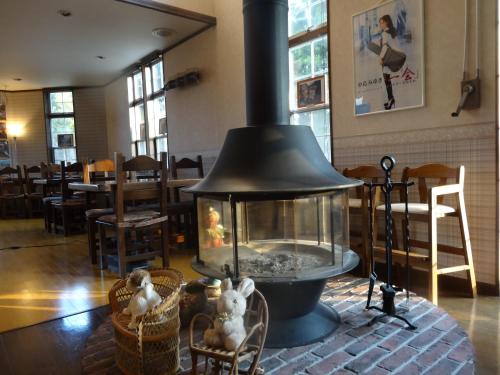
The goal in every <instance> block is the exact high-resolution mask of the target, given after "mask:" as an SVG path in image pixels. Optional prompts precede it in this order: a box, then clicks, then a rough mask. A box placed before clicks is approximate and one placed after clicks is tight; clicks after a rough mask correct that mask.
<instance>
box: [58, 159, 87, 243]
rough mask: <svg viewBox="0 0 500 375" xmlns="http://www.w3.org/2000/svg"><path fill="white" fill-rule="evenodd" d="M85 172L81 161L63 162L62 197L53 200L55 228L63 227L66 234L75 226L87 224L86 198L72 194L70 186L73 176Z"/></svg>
mask: <svg viewBox="0 0 500 375" xmlns="http://www.w3.org/2000/svg"><path fill="white" fill-rule="evenodd" d="M82 173H83V164H82V163H80V162H77V163H73V164H70V165H66V163H65V162H64V161H62V162H61V199H60V200H54V201H52V202H51V206H52V212H53V218H54V230H55V232H56V233H57V228H58V227H59V226H61V227H62V229H63V233H64V236H69V234H70V233H71V230H72V229H73V227H75V226H77V227H78V228H79V229H80V230H82V229H83V227H84V225H85V216H84V213H85V208H86V207H87V204H86V201H85V199H83V198H81V197H77V196H73V195H72V191H71V190H69V188H68V183H69V182H68V179H69V178H70V177H71V176H74V175H75V174H76V175H81V174H82Z"/></svg>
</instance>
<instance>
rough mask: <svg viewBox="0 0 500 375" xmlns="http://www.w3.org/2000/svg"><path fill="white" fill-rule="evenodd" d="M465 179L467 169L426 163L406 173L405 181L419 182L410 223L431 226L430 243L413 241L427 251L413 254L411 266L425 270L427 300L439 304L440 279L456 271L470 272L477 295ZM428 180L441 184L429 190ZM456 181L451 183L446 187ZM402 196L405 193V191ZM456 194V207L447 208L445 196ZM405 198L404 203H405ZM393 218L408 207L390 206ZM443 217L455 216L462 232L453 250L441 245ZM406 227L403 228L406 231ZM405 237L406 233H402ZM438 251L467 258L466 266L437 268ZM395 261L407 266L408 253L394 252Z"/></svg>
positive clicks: (379, 253)
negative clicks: (458, 242) (439, 221)
mask: <svg viewBox="0 0 500 375" xmlns="http://www.w3.org/2000/svg"><path fill="white" fill-rule="evenodd" d="M464 178H465V168H464V166H460V167H458V168H450V167H447V166H445V165H442V164H427V165H423V166H421V167H418V168H405V170H404V171H403V182H405V181H410V180H417V181H418V193H419V200H420V202H418V203H409V205H408V211H409V214H410V221H412V220H415V221H420V222H424V223H427V225H428V233H427V235H428V240H427V241H422V240H416V239H410V241H409V244H410V246H411V247H412V248H421V249H427V251H426V252H425V253H420V252H416V251H411V252H410V264H411V265H412V266H414V267H416V268H423V269H426V270H427V271H428V280H429V289H428V298H429V299H430V300H431V301H432V302H433V303H434V304H437V302H438V280H437V278H438V276H439V275H444V274H449V273H453V272H460V271H465V272H467V279H468V283H469V285H470V294H471V296H472V297H475V296H476V293H477V292H476V277H475V273H474V265H473V260H472V249H471V243H470V235H469V227H468V224H467V215H466V211H465V200H464ZM429 179H437V180H438V184H437V186H434V187H429V186H428V185H429ZM449 179H451V180H453V183H452V184H448V185H447V184H446V183H447V181H448V180H449ZM402 193H403V192H402ZM447 195H454V196H455V197H456V203H457V204H456V207H453V206H449V205H445V204H444V197H445V196H447ZM404 198H405V197H404V195H402V202H404ZM391 207H392V212H393V213H394V216H395V217H396V216H397V215H399V216H401V215H404V212H405V204H404V203H393V204H392V205H391ZM384 210H385V207H384V206H378V207H377V211H384ZM444 217H454V218H457V219H458V223H459V226H460V233H461V242H462V247H460V248H458V247H453V246H449V245H445V244H439V243H438V238H437V221H438V219H441V218H444ZM404 228H405V227H404V226H403V229H404ZM403 235H404V236H405V237H406V233H403ZM382 250H383V249H380V248H376V252H375V254H376V258H377V259H378V260H381V261H383V260H384V259H385V257H384V252H383V251H382ZM438 252H441V253H446V254H453V255H460V256H463V257H464V263H465V264H463V265H458V266H453V267H444V268H438ZM393 259H394V262H395V263H400V264H406V263H405V262H406V254H405V252H404V251H401V250H394V252H393Z"/></svg>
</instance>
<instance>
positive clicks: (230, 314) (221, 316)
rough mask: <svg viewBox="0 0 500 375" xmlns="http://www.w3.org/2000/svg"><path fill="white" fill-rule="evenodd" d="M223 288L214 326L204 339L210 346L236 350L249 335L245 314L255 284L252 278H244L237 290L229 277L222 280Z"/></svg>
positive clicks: (207, 331)
mask: <svg viewBox="0 0 500 375" xmlns="http://www.w3.org/2000/svg"><path fill="white" fill-rule="evenodd" d="M221 289H222V294H221V296H220V297H219V299H218V300H217V313H216V314H215V318H214V327H213V328H209V329H207V330H206V331H205V332H204V334H203V340H204V341H205V344H206V345H208V346H212V347H224V348H225V349H226V350H229V351H235V350H236V349H237V348H238V347H239V346H240V345H241V343H242V342H243V340H244V339H245V337H246V335H247V332H246V330H245V326H244V322H243V316H244V315H245V311H246V309H247V300H246V299H247V297H248V296H250V295H251V294H252V293H253V292H254V290H255V284H254V282H253V280H252V279H249V278H243V279H242V280H241V282H240V284H239V285H238V288H237V289H236V290H235V289H233V284H232V282H231V279H229V278H228V279H225V280H224V281H223V282H222V285H221Z"/></svg>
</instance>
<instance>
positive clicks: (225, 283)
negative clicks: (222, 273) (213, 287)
mask: <svg viewBox="0 0 500 375" xmlns="http://www.w3.org/2000/svg"><path fill="white" fill-rule="evenodd" d="M231 289H233V283H232V282H231V279H230V278H227V279H224V281H222V284H221V290H222V291H223V292H225V291H226V290H231Z"/></svg>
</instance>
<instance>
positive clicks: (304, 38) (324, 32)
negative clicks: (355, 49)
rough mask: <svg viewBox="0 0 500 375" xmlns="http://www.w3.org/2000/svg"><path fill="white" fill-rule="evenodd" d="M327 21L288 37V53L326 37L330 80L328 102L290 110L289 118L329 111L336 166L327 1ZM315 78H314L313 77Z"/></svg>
mask: <svg viewBox="0 0 500 375" xmlns="http://www.w3.org/2000/svg"><path fill="white" fill-rule="evenodd" d="M325 3H326V21H325V22H323V23H321V24H319V25H317V26H316V27H310V28H308V29H307V30H304V31H302V32H300V33H297V34H295V35H291V36H289V37H288V51H290V49H292V48H293V47H296V46H299V45H301V44H304V43H307V42H312V41H314V40H315V39H318V38H320V37H322V36H326V39H327V53H328V79H327V82H326V83H325V84H327V85H328V100H325V103H324V104H321V105H318V106H315V107H314V108H296V109H294V110H292V109H291V108H290V110H289V117H290V118H291V117H292V116H293V115H294V114H300V113H304V112H313V111H315V110H321V109H329V110H330V113H329V117H330V160H331V164H332V165H334V157H333V155H334V154H333V111H332V76H331V70H330V67H331V58H332V55H331V48H330V44H331V32H330V0H326V2H325ZM312 77H314V76H312Z"/></svg>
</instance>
